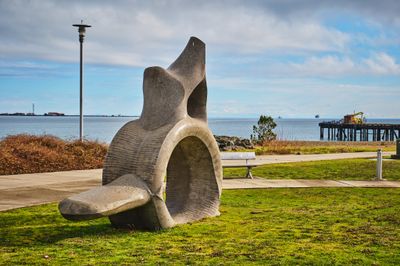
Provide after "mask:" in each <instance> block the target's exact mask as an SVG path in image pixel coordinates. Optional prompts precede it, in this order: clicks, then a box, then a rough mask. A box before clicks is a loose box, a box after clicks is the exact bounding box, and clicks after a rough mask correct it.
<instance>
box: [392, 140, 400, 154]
mask: <svg viewBox="0 0 400 266" xmlns="http://www.w3.org/2000/svg"><path fill="white" fill-rule="evenodd" d="M392 159H400V139H397V140H396V154H394V155H392Z"/></svg>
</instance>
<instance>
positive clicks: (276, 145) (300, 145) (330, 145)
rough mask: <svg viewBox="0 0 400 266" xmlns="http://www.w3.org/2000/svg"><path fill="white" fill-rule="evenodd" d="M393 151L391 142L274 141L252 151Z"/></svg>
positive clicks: (313, 152) (269, 152) (284, 152)
mask: <svg viewBox="0 0 400 266" xmlns="http://www.w3.org/2000/svg"><path fill="white" fill-rule="evenodd" d="M378 149H383V150H384V151H395V150H396V147H395V143H394V142H393V141H371V142H366V141H361V142H359V141H357V142H355V141H296V140H289V141H288V140H276V141H269V142H265V143H264V144H263V145H261V146H256V147H255V149H253V151H255V152H256V154H258V155H262V154H324V153H343V152H376V151H377V150H378Z"/></svg>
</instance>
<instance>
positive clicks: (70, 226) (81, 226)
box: [0, 204, 134, 247]
mask: <svg viewBox="0 0 400 266" xmlns="http://www.w3.org/2000/svg"><path fill="white" fill-rule="evenodd" d="M49 207H50V208H49ZM35 209H37V210H38V212H36V213H35V214H32V212H31V211H32V208H31V207H27V208H21V209H16V210H12V211H7V212H0V220H1V224H0V246H4V247H5V246H7V247H29V246H32V245H35V246H38V245H48V244H52V243H56V242H58V241H61V240H64V239H70V238H85V237H93V236H96V237H99V236H112V235H119V234H126V233H127V232H128V233H129V232H134V231H128V230H124V229H115V228H113V227H112V226H111V224H110V222H109V220H108V219H107V218H101V219H97V220H92V221H83V222H72V221H68V220H65V219H64V218H63V217H62V216H61V214H59V212H58V210H57V205H56V204H46V205H42V206H37V207H35ZM29 211H30V212H29Z"/></svg>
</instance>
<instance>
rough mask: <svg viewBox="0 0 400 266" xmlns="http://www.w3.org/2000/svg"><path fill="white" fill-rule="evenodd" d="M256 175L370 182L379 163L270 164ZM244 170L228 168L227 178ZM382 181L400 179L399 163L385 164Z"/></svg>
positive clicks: (353, 160)
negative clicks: (383, 179)
mask: <svg viewBox="0 0 400 266" xmlns="http://www.w3.org/2000/svg"><path fill="white" fill-rule="evenodd" d="M252 173H253V175H254V176H257V177H262V178H267V179H332V180H371V179H373V178H374V177H375V176H376V161H374V160H370V159H345V160H330V161H316V162H298V163H282V164H267V165H263V166H259V167H256V168H253V170H252ZM245 175H246V169H245V168H226V169H224V178H235V177H244V176H245ZM383 178H385V179H387V180H400V160H384V161H383Z"/></svg>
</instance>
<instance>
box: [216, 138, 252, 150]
mask: <svg viewBox="0 0 400 266" xmlns="http://www.w3.org/2000/svg"><path fill="white" fill-rule="evenodd" d="M214 137H215V140H216V141H217V143H218V147H219V149H220V150H221V151H237V150H243V149H253V148H254V145H253V143H252V142H251V140H249V139H245V138H239V137H231V136H214Z"/></svg>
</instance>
